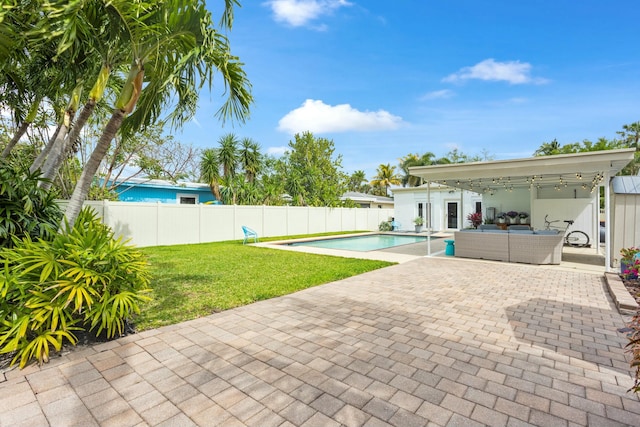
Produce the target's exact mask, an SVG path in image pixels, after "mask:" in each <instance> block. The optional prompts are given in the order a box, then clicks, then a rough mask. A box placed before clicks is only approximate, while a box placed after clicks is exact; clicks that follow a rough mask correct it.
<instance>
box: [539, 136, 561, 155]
mask: <svg viewBox="0 0 640 427" xmlns="http://www.w3.org/2000/svg"><path fill="white" fill-rule="evenodd" d="M559 152H560V143H559V142H558V140H557V139H555V138H554V139H553V141H551V142H543V143H542V145H541V146H540V147H539V148H538V149H537V150H536V152H535V153H533V155H534V156H550V155H553V154H558V153H559Z"/></svg>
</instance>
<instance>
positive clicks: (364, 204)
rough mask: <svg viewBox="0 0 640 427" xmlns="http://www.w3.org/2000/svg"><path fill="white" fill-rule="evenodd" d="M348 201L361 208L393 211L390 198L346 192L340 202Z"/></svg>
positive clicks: (392, 202)
mask: <svg viewBox="0 0 640 427" xmlns="http://www.w3.org/2000/svg"><path fill="white" fill-rule="evenodd" d="M347 199H350V200H352V201H354V202H355V203H357V204H358V205H359V206H360V207H361V208H377V209H393V205H394V201H393V199H392V198H391V197H383V196H376V195H374V194H365V193H358V192H355V191H347V192H346V193H344V194H343V195H342V197H340V200H347Z"/></svg>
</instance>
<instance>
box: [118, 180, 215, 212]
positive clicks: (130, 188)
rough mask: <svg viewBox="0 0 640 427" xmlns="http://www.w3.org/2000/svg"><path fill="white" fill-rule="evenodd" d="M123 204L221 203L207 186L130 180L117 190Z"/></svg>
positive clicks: (190, 183) (193, 183)
mask: <svg viewBox="0 0 640 427" xmlns="http://www.w3.org/2000/svg"><path fill="white" fill-rule="evenodd" d="M115 191H116V192H117V193H118V199H119V200H120V201H121V202H151V203H157V202H160V203H173V204H186V205H197V204H200V203H209V204H211V203H214V204H217V203H219V202H218V201H217V200H216V198H215V197H214V195H213V194H212V193H211V188H209V186H208V185H207V184H200V183H195V182H178V183H173V182H170V181H164V180H161V179H145V178H130V179H128V180H126V181H123V182H120V183H119V184H118V186H117V187H116V188H115Z"/></svg>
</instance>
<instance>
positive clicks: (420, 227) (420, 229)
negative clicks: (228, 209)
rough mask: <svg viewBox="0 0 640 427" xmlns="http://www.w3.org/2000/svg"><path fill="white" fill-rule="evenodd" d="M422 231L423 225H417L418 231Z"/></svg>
mask: <svg viewBox="0 0 640 427" xmlns="http://www.w3.org/2000/svg"><path fill="white" fill-rule="evenodd" d="M421 231H422V226H421V225H416V233H419V232H421Z"/></svg>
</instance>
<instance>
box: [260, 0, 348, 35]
mask: <svg viewBox="0 0 640 427" xmlns="http://www.w3.org/2000/svg"><path fill="white" fill-rule="evenodd" d="M264 4H265V5H267V6H269V7H270V8H271V11H272V12H273V15H274V18H275V20H276V21H278V22H285V23H287V24H289V25H291V26H293V27H301V26H303V25H306V24H308V23H309V22H311V21H313V20H314V19H317V18H318V17H320V16H322V15H327V14H329V13H331V12H332V11H333V10H335V9H338V8H340V7H343V6H351V3H349V2H348V1H346V0H271V1H267V2H265V3H264ZM323 28H325V27H324V26H321V27H320V29H323Z"/></svg>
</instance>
